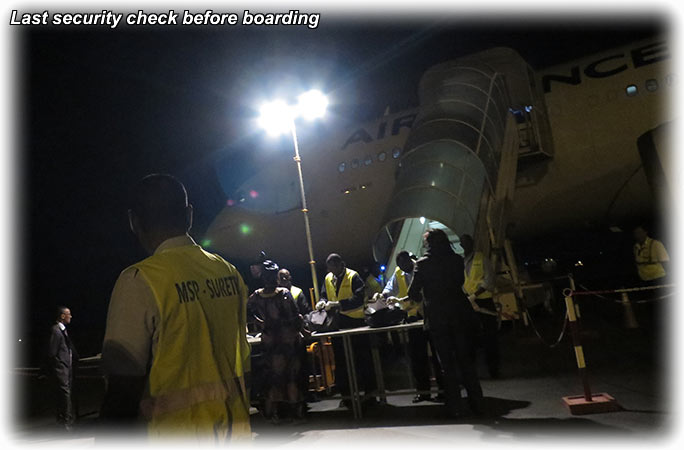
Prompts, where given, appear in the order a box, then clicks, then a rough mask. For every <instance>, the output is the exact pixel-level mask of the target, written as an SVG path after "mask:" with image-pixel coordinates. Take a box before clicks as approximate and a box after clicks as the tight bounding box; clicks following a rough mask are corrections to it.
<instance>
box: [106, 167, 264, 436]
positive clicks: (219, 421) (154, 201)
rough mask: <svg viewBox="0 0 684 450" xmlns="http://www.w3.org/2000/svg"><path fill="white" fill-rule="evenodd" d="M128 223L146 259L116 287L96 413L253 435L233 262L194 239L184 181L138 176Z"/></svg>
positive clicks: (164, 427) (172, 430) (179, 428)
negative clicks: (101, 397)
mask: <svg viewBox="0 0 684 450" xmlns="http://www.w3.org/2000/svg"><path fill="white" fill-rule="evenodd" d="M132 194H133V195H132V201H131V209H130V210H129V212H128V216H129V224H130V227H131V230H132V231H133V233H134V234H135V235H136V237H137V238H138V240H139V242H140V244H141V245H142V247H143V248H144V249H145V250H146V251H147V252H148V253H149V254H150V255H151V256H150V257H148V258H146V259H144V260H142V261H140V262H139V263H136V264H134V265H132V266H130V267H128V268H127V269H125V270H124V271H123V272H122V273H121V275H120V276H119V278H118V280H117V281H116V285H115V286H114V291H113V292H112V297H111V301H110V304H109V311H108V313H107V327H106V331H105V337H104V344H103V349H102V366H103V369H104V372H105V374H106V376H107V392H106V394H105V399H104V403H103V406H102V411H101V418H102V419H103V420H104V421H105V423H108V424H111V425H125V424H128V425H130V424H135V423H139V421H140V420H141V419H142V422H143V423H144V424H145V426H146V429H147V435H148V437H149V438H151V439H169V438H175V437H181V438H192V439H196V440H198V441H212V442H224V441H227V440H239V439H251V429H250V424H249V395H248V392H247V388H246V385H245V377H246V375H248V371H249V344H248V343H247V339H246V335H245V328H246V325H245V322H246V320H245V317H246V306H247V287H246V286H245V283H244V281H243V279H242V277H241V276H240V273H239V272H238V271H237V270H236V268H235V267H234V266H233V265H232V264H230V263H228V262H226V261H225V260H224V259H223V258H221V257H220V256H218V255H215V254H212V253H208V252H206V251H205V250H204V249H202V247H200V246H199V245H197V244H196V243H195V241H194V240H193V239H192V238H191V237H190V235H189V234H188V231H189V230H190V227H191V225H192V206H191V205H189V204H188V197H187V193H186V190H185V187H184V186H183V184H182V183H181V182H180V181H178V180H177V179H176V178H174V177H172V176H170V175H160V174H152V175H148V176H146V177H144V178H143V179H142V180H140V182H138V183H137V185H136V186H135V189H134V190H133V193H132Z"/></svg>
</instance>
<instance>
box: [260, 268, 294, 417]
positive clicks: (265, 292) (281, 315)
mask: <svg viewBox="0 0 684 450" xmlns="http://www.w3.org/2000/svg"><path fill="white" fill-rule="evenodd" d="M278 275H279V273H278V265H277V264H276V263H274V262H273V261H264V263H263V266H262V270H261V279H262V282H263V285H264V287H263V288H261V289H257V290H256V291H255V292H254V293H253V294H252V295H251V296H250V297H249V302H248V304H247V314H248V315H249V316H254V317H255V318H256V322H257V323H258V324H259V327H260V328H261V330H260V331H261V346H262V347H261V349H262V355H263V364H262V367H263V371H264V372H263V373H262V374H260V375H259V376H261V377H262V378H263V379H262V392H260V395H259V397H260V402H261V404H262V411H263V413H264V416H265V417H266V418H267V419H269V420H270V421H271V422H272V423H274V424H277V423H279V422H280V419H281V418H284V417H288V416H289V417H288V418H293V419H295V420H303V419H304V410H305V405H304V391H303V390H302V383H301V373H302V370H303V363H304V362H303V361H302V359H301V357H302V351H301V350H302V347H303V346H304V343H303V341H302V336H301V334H300V331H301V330H302V326H303V320H302V316H301V315H300V314H299V311H298V310H297V305H296V304H295V302H294V300H293V299H292V295H291V294H290V291H288V290H287V289H286V288H284V287H278Z"/></svg>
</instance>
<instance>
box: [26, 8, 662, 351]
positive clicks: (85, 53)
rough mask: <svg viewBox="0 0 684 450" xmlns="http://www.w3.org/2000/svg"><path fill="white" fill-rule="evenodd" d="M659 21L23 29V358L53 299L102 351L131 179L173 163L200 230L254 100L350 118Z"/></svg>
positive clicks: (328, 19)
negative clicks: (459, 70)
mask: <svg viewBox="0 0 684 450" xmlns="http://www.w3.org/2000/svg"><path fill="white" fill-rule="evenodd" d="M121 12H123V11H121ZM667 32H668V27H667V26H666V24H665V22H664V21H663V20H661V19H660V18H659V17H656V16H646V15H641V16H639V17H638V18H634V17H622V18H620V17H618V18H614V17H612V18H609V17H592V18H587V17H573V18H561V17H548V18H541V17H536V18H534V19H529V20H528V19H525V18H524V17H522V16H517V17H510V18H507V19H488V18H485V17H480V18H472V17H471V18H469V19H467V20H465V19H460V20H459V19H458V18H457V16H456V15H454V17H452V18H446V19H443V18H442V19H440V20H437V17H434V18H432V19H429V18H424V19H421V20H420V21H411V20H409V19H408V18H403V19H401V20H399V19H397V20H387V19H386V20H384V21H369V20H361V19H360V18H353V17H345V18H335V17H334V16H332V15H326V14H323V15H322V17H321V20H320V24H319V28H318V29H316V30H309V29H307V28H305V27H294V28H293V27H282V26H280V27H259V28H248V27H239V26H238V27H231V28H228V29H223V30H222V29H216V28H213V27H211V28H208V27H207V28H192V29H190V28H180V27H175V28H173V27H172V28H159V27H158V28H149V27H148V28H144V29H140V28H137V29H132V28H131V27H125V26H122V25H119V28H117V29H116V30H104V29H102V28H79V29H76V28H61V29H46V28H42V29H41V28H30V27H29V28H24V29H22V30H20V31H17V32H16V33H15V37H16V38H17V39H16V40H15V45H16V55H17V60H18V61H17V63H18V64H17V65H18V67H19V68H18V70H19V76H18V77H17V78H18V80H20V85H18V86H16V90H17V92H18V95H17V98H18V105H17V108H16V110H17V111H19V112H20V114H19V117H18V118H17V119H19V127H18V128H17V130H18V133H17V134H18V137H19V144H20V145H19V148H16V149H15V151H16V152H17V155H18V156H19V157H18V159H19V173H20V174H21V176H20V177H17V179H18V180H19V185H18V186H17V192H19V193H20V194H21V195H20V196H19V197H20V199H19V201H18V207H19V211H18V213H19V214H18V226H17V230H18V236H17V239H16V241H15V243H16V249H15V251H16V254H17V255H19V256H20V260H21V261H20V262H21V277H20V280H18V283H17V289H16V292H17V293H18V294H19V298H17V299H16V302H17V303H18V304H20V305H23V308H22V311H21V313H20V316H19V317H18V326H17V327H16V330H15V333H16V334H17V336H16V338H17V339H18V338H22V342H21V343H20V344H19V345H20V347H19V349H18V352H17V353H16V354H17V356H18V357H19V362H17V363H32V362H34V361H36V356H37V354H38V352H37V349H38V347H37V346H36V343H37V342H39V338H40V336H41V333H42V332H43V331H44V330H45V329H47V327H48V325H49V324H50V323H51V321H52V320H53V316H54V310H55V307H56V306H57V305H59V304H65V305H67V306H69V307H70V308H71V310H72V313H73V316H74V319H73V323H72V326H71V329H73V332H72V336H75V338H74V339H75V340H76V343H77V345H78V347H79V349H80V352H81V355H82V356H90V355H94V354H96V353H98V352H99V351H100V346H101V342H102V337H103V334H104V324H105V318H106V312H107V305H108V301H109V295H110V293H111V290H112V287H113V285H114V282H115V280H116V278H117V276H118V274H119V272H120V271H121V270H122V269H124V268H125V267H126V266H128V265H130V264H132V263H134V262H136V261H138V260H140V259H142V258H144V257H145V256H146V255H145V254H144V253H143V251H142V249H141V248H140V247H139V246H138V244H137V242H136V241H135V238H134V236H133V235H132V234H131V233H130V231H129V230H128V223H127V217H126V210H127V201H126V198H127V189H128V186H130V185H131V184H132V183H133V182H134V181H136V180H137V179H139V178H140V177H142V176H144V175H146V174H148V173H151V172H168V173H171V174H174V175H176V176H178V177H179V178H180V179H181V180H182V181H183V182H184V183H185V185H186V187H187V189H188V192H189V196H190V201H191V203H193V205H194V207H195V224H194V227H193V230H192V235H193V236H194V237H195V239H196V240H198V241H201V240H202V237H203V233H204V231H205V230H206V228H207V227H208V225H209V224H210V223H211V221H212V219H213V218H214V217H215V216H216V214H218V212H219V211H220V210H221V208H222V207H223V205H225V202H226V199H227V198H228V197H229V196H230V194H231V189H235V188H237V186H238V185H239V184H240V182H241V181H243V180H244V179H245V178H246V177H247V176H248V175H250V174H251V173H253V171H254V170H255V165H256V162H255V161H256V160H255V158H254V155H255V154H256V153H257V152H258V151H259V150H260V149H262V148H263V147H265V146H266V145H269V144H267V141H266V139H265V137H264V136H263V133H261V132H260V131H258V130H257V129H256V128H255V127H254V123H253V120H254V118H255V117H256V111H255V109H254V107H255V106H256V105H258V104H259V103H260V102H261V100H262V99H269V98H272V97H273V96H275V95H277V94H282V93H284V92H288V91H289V92H301V91H302V90H303V89H306V88H308V87H309V86H311V85H317V86H318V87H320V88H321V89H322V90H324V91H325V92H327V93H329V94H330V95H331V96H332V97H333V98H335V99H337V101H336V102H335V103H334V104H333V105H331V113H332V114H333V115H334V117H336V118H337V119H338V120H340V121H346V122H352V123H354V122H359V121H362V120H367V119H371V118H374V117H377V116H379V115H381V114H382V113H383V111H384V110H385V108H386V107H387V106H389V107H390V108H391V110H393V111H396V110H399V109H401V108H404V107H408V106H414V105H416V104H417V87H418V82H419V79H420V76H421V74H422V73H423V72H424V71H425V70H426V69H427V68H428V67H430V66H431V65H433V64H436V63H439V62H442V61H445V60H448V59H450V58H455V57H458V56H461V55H464V54H468V53H472V52H476V51H479V50H484V49H486V48H490V47H493V46H508V47H512V48H514V49H516V50H517V51H518V52H519V53H520V54H521V55H522V56H523V58H525V59H526V60H527V61H528V63H530V64H531V65H532V67H533V68H536V69H540V68H543V67H548V66H551V65H555V64H558V63H561V62H564V61H567V60H571V59H574V58H577V57H580V56H582V55H586V54H591V53H594V52H598V51H601V50H603V49H606V48H610V47H614V46H617V45H622V44H627V43H630V42H632V41H635V40H639V39H644V38H648V37H652V36H654V35H656V34H667ZM270 145H273V144H270ZM290 162H291V161H290V160H289V158H283V164H286V163H290ZM217 167H220V171H217V170H216V168H217ZM615 245H616V248H617V246H619V245H622V243H616V244H615ZM627 248H628V249H629V247H627ZM540 251H541V250H540ZM532 253H534V252H532ZM558 253H562V249H561V250H558ZM540 254H541V253H540ZM224 256H225V257H226V258H228V259H229V260H230V255H224ZM532 256H533V257H534V255H532ZM15 342H16V340H15Z"/></svg>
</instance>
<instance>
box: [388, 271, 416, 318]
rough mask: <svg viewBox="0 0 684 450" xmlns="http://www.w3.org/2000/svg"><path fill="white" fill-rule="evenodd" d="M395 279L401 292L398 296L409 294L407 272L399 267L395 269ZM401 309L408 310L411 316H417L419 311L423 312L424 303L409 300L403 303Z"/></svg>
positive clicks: (407, 312)
mask: <svg viewBox="0 0 684 450" xmlns="http://www.w3.org/2000/svg"><path fill="white" fill-rule="evenodd" d="M394 279H395V280H397V286H398V287H399V292H398V293H397V297H398V298H403V297H406V296H407V295H408V285H407V284H406V274H405V273H404V271H403V270H401V269H400V268H399V267H397V268H396V269H394ZM401 309H403V310H404V311H406V314H408V315H409V316H417V315H418V314H419V313H420V314H421V315H422V314H423V303H416V302H414V301H413V300H407V301H405V302H402V303H401Z"/></svg>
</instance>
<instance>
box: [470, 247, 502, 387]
mask: <svg viewBox="0 0 684 450" xmlns="http://www.w3.org/2000/svg"><path fill="white" fill-rule="evenodd" d="M461 247H462V248H463V256H464V257H463V264H464V275H465V281H464V282H463V291H464V292H465V293H466V295H468V300H469V301H470V302H471V304H473V309H475V311H477V312H478V317H479V319H480V323H481V324H482V335H481V338H482V347H483V348H484V351H485V357H486V360H487V368H488V369H489V376H490V377H492V378H499V375H500V374H499V343H498V340H497V331H498V328H499V324H498V320H497V319H498V317H497V312H496V305H495V304H494V298H493V295H492V291H493V290H494V274H493V272H492V267H491V264H490V263H489V258H485V257H484V255H483V254H482V252H476V251H474V249H475V243H474V242H473V238H472V236H470V235H469V234H464V235H462V236H461Z"/></svg>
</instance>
